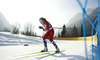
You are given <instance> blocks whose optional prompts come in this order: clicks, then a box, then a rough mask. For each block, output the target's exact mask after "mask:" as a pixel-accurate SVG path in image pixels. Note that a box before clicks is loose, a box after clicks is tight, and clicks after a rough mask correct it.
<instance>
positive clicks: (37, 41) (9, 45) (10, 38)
mask: <svg viewBox="0 0 100 60" xmlns="http://www.w3.org/2000/svg"><path fill="white" fill-rule="evenodd" d="M54 41H55V42H56V43H57V45H58V47H59V48H60V50H65V51H64V52H62V53H58V54H55V55H52V56H49V57H46V58H42V59H37V57H41V56H45V55H48V54H50V52H47V53H40V54H33V55H26V56H18V55H22V54H28V53H33V52H39V51H41V50H42V49H43V48H44V46H43V42H42V38H40V37H30V36H23V35H15V34H10V33H7V32H0V60H85V48H84V41H74V40H73V41H70V40H54ZM47 42H48V49H49V50H50V51H55V48H54V46H53V45H52V44H51V43H50V42H49V40H47ZM24 44H28V45H29V46H24ZM87 48H88V57H89V60H91V42H90V41H87ZM51 53H52V52H51Z"/></svg>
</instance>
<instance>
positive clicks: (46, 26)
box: [39, 17, 60, 52]
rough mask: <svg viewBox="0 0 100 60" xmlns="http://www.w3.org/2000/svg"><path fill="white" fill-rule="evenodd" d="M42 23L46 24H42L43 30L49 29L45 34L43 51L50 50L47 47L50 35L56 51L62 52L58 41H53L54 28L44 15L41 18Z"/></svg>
mask: <svg viewBox="0 0 100 60" xmlns="http://www.w3.org/2000/svg"><path fill="white" fill-rule="evenodd" d="M39 21H40V23H41V24H42V25H43V26H44V28H43V27H42V26H39V28H40V29H43V31H47V33H46V34H45V35H44V36H43V43H44V49H43V50H42V51H41V52H46V51H48V48H47V41H46V39H47V38H48V37H49V40H50V42H51V43H52V44H53V45H54V46H55V48H56V51H55V52H60V50H59V48H58V46H57V45H56V43H55V42H54V41H53V36H54V29H53V27H52V25H51V24H50V23H49V22H48V21H47V20H46V19H45V18H43V17H41V18H40V19H39Z"/></svg>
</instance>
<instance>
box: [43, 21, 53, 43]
mask: <svg viewBox="0 0 100 60" xmlns="http://www.w3.org/2000/svg"><path fill="white" fill-rule="evenodd" d="M43 26H44V27H45V29H46V30H48V31H47V33H46V34H45V35H44V36H43V39H47V38H48V37H49V40H50V41H52V40H53V36H54V29H53V27H52V25H51V24H50V23H49V22H48V21H45V22H44V24H43Z"/></svg>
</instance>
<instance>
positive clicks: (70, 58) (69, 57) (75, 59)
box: [16, 53, 85, 60]
mask: <svg viewBox="0 0 100 60" xmlns="http://www.w3.org/2000/svg"><path fill="white" fill-rule="evenodd" d="M45 54H50V53H44V54H37V55H31V56H26V57H21V58H17V59H16V60H20V59H24V58H29V57H35V56H39V55H45ZM58 54H60V55H59V56H58ZM51 56H53V57H56V58H65V59H66V58H67V59H66V60H80V59H81V60H85V57H83V56H79V55H66V54H64V53H57V55H56V54H55V55H51ZM56 58H55V60H57V59H56ZM41 59H43V58H41ZM41 59H36V60H41ZM47 60H48V58H47Z"/></svg>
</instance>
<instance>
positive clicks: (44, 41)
mask: <svg viewBox="0 0 100 60" xmlns="http://www.w3.org/2000/svg"><path fill="white" fill-rule="evenodd" d="M43 43H44V47H45V48H47V41H46V40H45V39H43Z"/></svg>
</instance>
